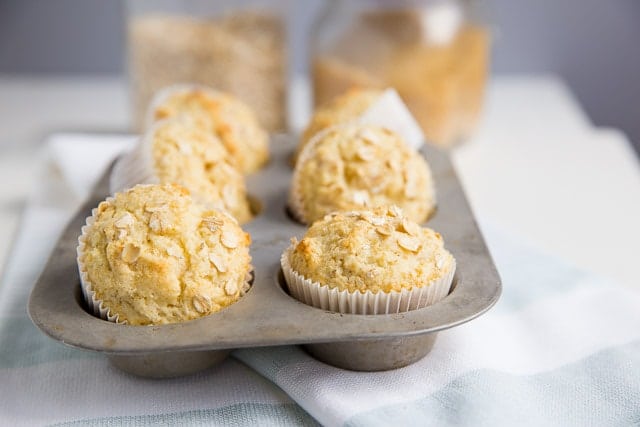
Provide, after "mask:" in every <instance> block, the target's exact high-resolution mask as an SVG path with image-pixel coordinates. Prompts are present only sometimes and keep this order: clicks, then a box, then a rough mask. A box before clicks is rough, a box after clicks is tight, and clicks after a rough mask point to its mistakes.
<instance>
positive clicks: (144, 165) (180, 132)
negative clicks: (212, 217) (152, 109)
mask: <svg viewBox="0 0 640 427" xmlns="http://www.w3.org/2000/svg"><path fill="white" fill-rule="evenodd" d="M198 120H199V119H197V118H192V117H188V116H180V117H175V118H172V119H168V120H163V121H161V122H158V123H156V124H155V125H154V126H153V127H152V128H151V129H149V131H148V132H147V133H146V134H145V136H144V137H143V139H142V140H141V141H140V143H139V144H138V146H137V147H136V148H135V149H134V150H133V151H132V152H131V153H129V154H128V155H126V156H124V157H123V158H121V159H120V160H119V161H118V163H116V165H115V167H114V170H113V173H112V175H111V191H112V193H114V192H116V191H121V190H123V189H126V188H131V187H133V186H134V185H136V184H141V183H144V184H148V183H151V184H153V183H163V184H164V183H175V184H180V185H182V186H183V187H185V188H187V189H188V190H189V191H190V192H191V194H192V195H193V197H194V198H196V199H197V200H198V201H199V202H200V203H204V204H206V205H207V206H209V207H212V208H215V209H221V210H226V211H227V212H229V213H230V214H231V215H233V216H234V217H235V218H236V219H237V220H238V221H239V222H240V223H241V224H243V223H245V222H247V221H249V220H250V219H251V217H252V215H251V210H250V206H249V202H248V200H247V194H246V184H245V181H244V176H243V175H242V174H241V173H240V171H239V170H238V169H237V167H236V165H235V161H234V159H233V157H231V155H230V154H229V153H228V151H227V150H226V149H225V147H224V146H223V145H222V143H221V142H220V140H219V139H218V138H217V137H216V136H215V135H213V134H211V133H210V132H207V131H205V130H204V129H203V128H202V126H200V125H198Z"/></svg>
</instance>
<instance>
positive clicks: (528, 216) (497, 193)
mask: <svg viewBox="0 0 640 427" xmlns="http://www.w3.org/2000/svg"><path fill="white" fill-rule="evenodd" d="M296 87H297V90H296V93H294V94H293V96H292V112H291V117H292V118H293V120H294V125H297V126H294V127H295V128H297V129H299V128H300V124H301V123H303V122H304V120H305V117H306V116H307V114H306V112H307V111H308V108H307V107H306V106H305V105H304V104H303V100H304V96H305V94H308V90H306V89H300V85H299V84H297V85H296ZM0 94H1V96H0V122H2V124H3V127H4V129H3V132H2V133H0V150H2V156H1V157H0V262H2V263H3V259H4V256H5V255H6V252H7V248H8V246H9V244H10V236H12V235H13V232H14V230H15V227H16V224H17V223H18V218H19V215H20V206H21V204H22V203H24V197H25V194H26V191H25V188H26V186H27V184H28V183H29V181H30V180H31V179H33V166H32V165H33V162H32V161H31V159H30V157H31V155H32V153H33V152H34V148H35V144H36V142H37V141H38V140H40V139H41V138H42V137H43V136H44V135H45V134H47V133H48V132H51V131H56V130H61V129H64V130H66V131H74V130H102V131H104V130H124V129H126V126H127V117H128V104H127V97H126V87H125V85H124V84H123V83H122V82H121V81H119V80H115V79H111V78H92V79H84V78H83V79H7V78H0ZM6 147H11V148H10V149H8V148H6ZM453 157H454V161H455V164H456V167H457V169H458V171H459V174H460V176H461V179H462V180H463V183H464V184H465V187H466V189H467V193H468V196H469V199H470V200H471V203H472V205H473V207H474V209H476V210H477V211H478V212H480V213H481V214H482V215H483V217H485V218H487V219H489V220H491V221H494V222H496V223H498V224H500V225H501V226H502V227H503V228H505V229H507V230H508V231H510V232H512V233H514V234H515V235H516V236H519V237H521V238H523V239H525V240H528V241H529V242H530V243H532V244H534V245H537V246H540V247H542V248H544V249H546V250H547V251H549V252H551V253H553V254H555V255H558V256H560V257H561V258H564V259H566V260H567V261H569V262H571V263H574V264H575V265H577V266H580V267H582V268H585V269H588V270H592V271H596V272H598V273H601V274H604V275H607V276H611V277H614V278H617V279H619V280H620V281H622V282H624V283H627V284H630V285H635V286H640V283H639V282H640V279H638V275H637V274H635V272H634V271H633V266H634V262H635V261H636V258H637V254H638V253H640V246H639V243H638V242H640V227H638V225H637V218H639V217H640V193H639V192H640V184H639V183H640V178H639V171H638V164H637V161H636V159H635V156H634V155H633V151H632V149H631V148H630V145H629V143H628V141H627V140H626V139H625V138H624V136H623V135H622V134H619V133H617V132H615V131H603V130H595V129H593V128H591V125H590V124H589V121H588V119H587V118H586V116H585V114H584V112H583V111H582V110H581V109H580V107H579V105H578V104H577V103H576V101H575V99H574V98H573V97H572V96H571V94H570V93H569V91H568V90H567V88H566V86H565V85H564V84H563V83H562V82H561V81H560V80H558V79H555V78H553V77H548V76H547V77H513V78H500V79H497V80H495V81H494V82H492V83H491V85H490V87H489V91H488V100H487V109H486V114H485V118H484V121H483V124H482V126H481V127H480V129H479V131H478V133H477V135H476V137H475V138H474V139H473V140H472V141H470V142H469V143H468V144H466V145H464V146H462V147H460V148H459V149H457V150H456V151H455V152H454V154H453Z"/></svg>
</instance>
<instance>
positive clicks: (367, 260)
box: [289, 206, 455, 293]
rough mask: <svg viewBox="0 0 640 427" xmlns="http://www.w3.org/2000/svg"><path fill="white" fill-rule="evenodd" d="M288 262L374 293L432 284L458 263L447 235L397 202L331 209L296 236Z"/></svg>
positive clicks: (338, 284) (311, 275)
mask: <svg viewBox="0 0 640 427" xmlns="http://www.w3.org/2000/svg"><path fill="white" fill-rule="evenodd" d="M289 262H290V265H291V268H292V269H293V270H294V271H295V272H297V273H298V274H300V275H302V276H303V277H305V278H306V279H309V280H311V281H314V282H317V283H320V284H321V285H326V286H329V287H331V288H338V289H339V290H347V291H349V292H355V291H361V292H365V291H371V292H374V293H376V292H391V291H401V290H402V289H412V288H416V287H422V286H428V285H429V284H430V283H432V282H433V281H434V280H437V279H440V278H442V277H443V276H445V275H446V274H447V273H449V272H450V271H451V269H452V268H454V267H455V260H454V258H453V256H452V255H451V254H450V253H449V252H448V251H447V250H446V249H445V248H444V242H443V240H442V236H440V234H439V233H437V232H435V231H433V230H431V229H429V228H422V227H420V226H419V225H418V224H416V223H415V222H413V221H411V220H409V219H408V218H407V217H405V216H404V215H403V214H402V210H401V209H400V208H398V207H397V206H390V207H379V208H376V209H373V210H361V211H349V212H335V213H332V214H330V215H327V216H326V217H325V218H323V219H322V220H320V221H317V222H315V223H314V224H313V225H312V226H311V227H310V228H309V230H308V231H307V233H306V234H305V235H304V238H303V239H302V240H301V241H300V242H297V241H296V240H295V239H294V240H293V243H292V250H291V252H290V254H289Z"/></svg>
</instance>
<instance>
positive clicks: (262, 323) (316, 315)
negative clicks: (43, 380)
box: [29, 137, 501, 378]
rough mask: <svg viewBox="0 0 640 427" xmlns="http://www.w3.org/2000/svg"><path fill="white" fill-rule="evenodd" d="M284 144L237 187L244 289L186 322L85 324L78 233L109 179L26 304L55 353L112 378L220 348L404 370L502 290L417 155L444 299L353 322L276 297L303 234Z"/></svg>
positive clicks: (459, 210) (447, 179) (455, 200)
mask: <svg viewBox="0 0 640 427" xmlns="http://www.w3.org/2000/svg"><path fill="white" fill-rule="evenodd" d="M294 146H295V141H294V140H293V138H284V137H283V138H279V139H277V140H275V141H273V142H272V144H271V162H270V163H269V164H268V165H267V167H266V168H265V169H263V170H262V171H260V172H258V173H257V174H255V175H252V176H250V177H249V178H248V189H249V193H250V194H252V195H253V197H255V200H254V202H255V203H254V205H256V206H258V207H259V209H258V210H259V213H258V216H257V217H256V218H255V219H254V220H253V221H251V222H250V223H248V224H246V225H245V226H244V227H243V228H244V229H245V230H246V231H248V232H249V233H250V234H251V237H252V244H251V256H252V258H253V265H254V278H253V282H252V287H251V289H250V290H249V292H248V293H247V294H246V295H245V296H244V297H242V298H241V299H240V300H239V301H238V302H237V303H235V304H233V305H231V306H229V307H227V308H225V309H224V310H222V311H220V312H217V313H214V314H212V315H210V316H207V317H204V318H202V319H198V320H192V321H189V322H183V323H177V324H170V325H159V326H130V325H118V324H115V323H110V322H107V321H104V320H101V319H99V318H97V317H94V316H93V315H92V314H90V313H89V312H88V311H87V309H86V307H85V305H84V302H83V298H82V293H81V290H80V285H79V277H78V270H77V265H76V246H77V240H78V235H79V233H80V228H81V226H82V225H83V224H84V222H85V219H86V217H87V216H88V215H90V213H91V209H92V208H93V207H95V206H97V204H98V203H99V202H100V201H102V200H103V199H104V198H105V197H106V196H107V195H108V193H109V191H108V182H109V177H108V176H109V170H108V171H106V172H105V174H104V175H103V177H102V178H101V179H100V181H99V182H98V184H97V185H96V187H95V189H94V191H93V193H92V194H91V196H90V198H89V200H88V201H87V202H86V203H85V204H84V206H82V208H81V209H80V211H79V212H78V213H77V215H76V216H75V217H74V218H73V219H72V220H71V222H70V224H69V225H68V226H67V228H66V229H65V231H64V232H63V234H62V236H61V237H60V239H59V241H58V243H57V244H56V246H55V248H54V250H53V252H52V254H51V257H50V259H49V261H48V262H47V265H46V266H45V268H44V270H43V272H42V275H41V276H40V278H39V279H38V281H37V282H36V284H35V287H34V289H33V291H32V292H31V297H30V300H29V314H30V316H31V319H32V321H33V323H34V324H35V325H36V326H37V327H38V328H40V330H42V332H44V333H45V334H47V335H49V336H50V337H51V338H53V339H56V340H58V341H60V342H62V343H64V344H66V345H69V346H72V347H76V348H80V349H84V350H92V351H97V352H101V353H104V354H105V355H106V356H107V357H108V358H109V359H110V360H111V361H112V363H113V364H114V365H115V366H117V367H118V368H120V369H122V370H124V371H127V372H129V373H132V374H135V375H140V376H146V377H157V378H162V377H174V376H180V375H186V374H190V373H193V372H196V371H199V370H201V369H204V368H207V367H209V366H211V365H213V364H216V363H219V362H221V361H222V360H224V358H225V357H226V356H227V355H228V354H229V352H230V350H231V349H235V348H243V347H262V346H277V345H287V344H299V345H303V346H304V347H305V348H306V349H307V351H308V352H309V353H310V354H311V355H313V356H314V357H316V358H317V359H319V360H321V361H324V362H326V363H329V364H331V365H334V366H337V367H341V368H345V369H353V370H364V371H377V370H388V369H394V368H399V367H402V366H406V365H408V364H410V363H413V362H415V361H417V360H419V359H421V358H422V357H424V356H425V355H426V354H427V353H428V352H429V350H430V349H431V347H432V346H433V343H434V341H435V338H436V332H438V331H441V330H443V329H447V328H451V327H454V326H457V325H459V324H462V323H464V322H467V321H469V320H471V319H473V318H475V317H477V316H479V315H480V314H482V313H484V312H485V311H487V310H488V309H489V308H491V306H493V305H494V304H495V302H496V301H497V300H498V298H499V296H500V291H501V284H500V278H499V276H498V273H497V271H496V268H495V266H494V264H493V261H492V260H491V256H490V255H489V252H488V250H487V248H486V246H485V243H484V240H483V238H482V235H481V233H480V231H479V229H478V226H477V224H476V222H475V220H474V217H473V214H472V213H471V210H470V208H469V205H468V203H467V201H466V199H465V196H464V192H463V190H462V187H461V186H460V182H459V181H458V179H457V177H456V174H455V171H454V170H453V167H452V165H451V163H450V161H449V159H448V157H447V156H446V154H445V153H443V152H440V151H438V150H437V149H434V148H431V147H424V148H423V149H422V154H423V155H424V156H425V157H426V158H427V161H428V162H429V164H430V165H431V168H432V172H433V176H434V180H435V184H436V190H437V196H438V209H437V212H436V214H435V215H434V216H433V218H432V219H431V220H430V221H429V222H428V223H427V224H428V226H429V227H432V228H434V229H436V230H437V231H438V232H440V233H441V234H442V235H443V237H444V241H445V245H446V247H447V249H449V251H451V253H452V254H453V255H454V256H455V257H456V260H457V271H456V276H455V278H454V282H453V285H452V290H451V291H450V293H449V295H448V296H447V297H445V298H444V299H443V300H441V301H439V302H438V303H436V304H434V305H432V306H429V307H426V308H423V309H419V310H414V311H409V312H406V313H400V314H392V315H352V314H339V313H332V312H327V311H324V310H321V309H318V308H314V307H310V306H307V305H305V304H303V303H301V302H299V301H297V300H295V299H293V298H292V297H291V296H289V295H288V294H287V291H286V285H285V284H284V281H283V277H282V272H281V270H280V262H279V261H280V255H281V253H282V251H283V250H284V249H285V248H286V247H287V246H288V245H289V242H290V239H291V237H294V236H296V237H298V238H301V237H302V236H303V235H304V233H305V231H306V227H305V226H304V225H301V224H299V223H297V222H295V221H294V220H292V219H291V217H290V216H289V214H288V213H287V209H286V201H287V195H288V190H289V184H290V180H291V174H292V171H291V168H290V166H289V156H290V155H291V153H292V152H293V148H294Z"/></svg>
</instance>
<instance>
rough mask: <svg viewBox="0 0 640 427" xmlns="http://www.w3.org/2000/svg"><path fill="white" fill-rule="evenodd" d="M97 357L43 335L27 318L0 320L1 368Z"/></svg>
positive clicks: (94, 354)
mask: <svg viewBox="0 0 640 427" xmlns="http://www.w3.org/2000/svg"><path fill="white" fill-rule="evenodd" d="M96 357H99V355H98V354H96V353H93V352H88V351H80V350H76V349H73V348H71V347H67V346H65V345H63V344H60V343H58V342H56V341H54V340H52V339H51V338H49V337H47V336H45V335H44V334H42V333H41V332H40V331H38V330H37V329H36V327H35V326H34V325H33V324H32V323H31V320H30V319H29V318H28V317H9V318H4V319H1V320H0V369H8V368H24V367H29V366H35V365H39V364H42V363H49V362H56V361H60V360H72V359H88V358H96Z"/></svg>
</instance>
